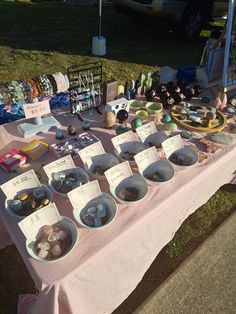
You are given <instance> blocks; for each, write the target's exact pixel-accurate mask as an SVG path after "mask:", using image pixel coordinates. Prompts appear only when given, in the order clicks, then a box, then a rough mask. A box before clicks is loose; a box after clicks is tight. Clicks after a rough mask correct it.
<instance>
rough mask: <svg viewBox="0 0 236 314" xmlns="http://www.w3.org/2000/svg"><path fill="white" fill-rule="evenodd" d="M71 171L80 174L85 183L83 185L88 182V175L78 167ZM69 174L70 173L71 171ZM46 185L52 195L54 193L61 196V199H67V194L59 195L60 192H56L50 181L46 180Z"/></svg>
mask: <svg viewBox="0 0 236 314" xmlns="http://www.w3.org/2000/svg"><path fill="white" fill-rule="evenodd" d="M73 170H74V171H75V172H77V173H78V174H81V175H82V176H83V177H84V181H85V182H84V184H85V183H88V182H89V175H88V173H87V172H86V171H85V170H84V169H82V168H80V167H76V168H74V169H73ZM71 172H72V171H71ZM48 185H49V187H50V189H51V191H52V192H53V193H56V194H58V195H61V196H63V197H67V193H60V192H58V191H57V190H56V189H55V187H54V185H53V181H52V180H48Z"/></svg>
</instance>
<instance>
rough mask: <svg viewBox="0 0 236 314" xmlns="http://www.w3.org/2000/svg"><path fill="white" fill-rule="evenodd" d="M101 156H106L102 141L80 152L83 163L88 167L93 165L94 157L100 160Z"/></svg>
mask: <svg viewBox="0 0 236 314" xmlns="http://www.w3.org/2000/svg"><path fill="white" fill-rule="evenodd" d="M101 154H105V150H104V148H103V146H102V143H101V142H100V141H99V142H97V143H94V144H92V145H89V146H88V147H86V148H84V149H81V150H80V151H79V155H80V158H81V159H82V161H83V163H84V164H87V165H90V164H91V162H92V158H93V157H95V156H98V158H99V155H101ZM93 160H94V158H93Z"/></svg>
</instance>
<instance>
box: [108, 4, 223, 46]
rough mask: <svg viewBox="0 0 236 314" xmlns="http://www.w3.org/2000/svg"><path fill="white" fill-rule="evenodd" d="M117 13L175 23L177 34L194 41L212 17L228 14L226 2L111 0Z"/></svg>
mask: <svg viewBox="0 0 236 314" xmlns="http://www.w3.org/2000/svg"><path fill="white" fill-rule="evenodd" d="M112 2H113V3H114V6H115V8H116V9H117V10H118V11H122V12H126V13H127V14H128V16H129V17H130V18H132V19H133V20H134V17H135V16H137V14H138V15H141V14H145V15H147V14H149V15H153V16H156V17H158V18H160V19H167V20H170V21H175V22H177V23H176V25H177V26H178V28H177V29H178V32H179V34H180V35H181V36H182V37H183V38H184V39H186V40H193V39H195V38H196V37H197V36H198V35H199V34H200V32H201V30H202V27H203V25H204V24H205V22H207V21H208V20H211V18H212V16H213V17H223V16H225V15H227V12H228V0H216V1H214V0H188V1H183V0H167V1H165V0H162V1H161V0H112Z"/></svg>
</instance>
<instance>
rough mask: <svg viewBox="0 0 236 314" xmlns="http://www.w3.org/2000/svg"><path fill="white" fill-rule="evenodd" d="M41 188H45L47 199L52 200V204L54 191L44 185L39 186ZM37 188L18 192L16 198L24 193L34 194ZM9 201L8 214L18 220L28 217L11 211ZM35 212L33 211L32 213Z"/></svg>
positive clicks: (6, 204)
mask: <svg viewBox="0 0 236 314" xmlns="http://www.w3.org/2000/svg"><path fill="white" fill-rule="evenodd" d="M39 187H40V188H43V189H44V190H45V192H46V197H47V198H49V199H50V203H51V202H52V199H53V194H52V191H51V190H50V189H49V188H48V187H47V186H46V185H44V184H42V185H40V186H39ZM35 189H36V188H31V189H27V190H22V191H19V192H17V194H16V196H17V195H19V194H22V193H30V192H32V191H33V190H35ZM8 201H10V200H9V199H6V200H5V209H6V211H7V213H8V214H10V215H11V216H13V217H15V218H18V219H23V218H25V217H27V216H20V215H17V213H16V212H15V211H14V210H12V209H11V207H10V206H9V204H8ZM32 212H33V211H32Z"/></svg>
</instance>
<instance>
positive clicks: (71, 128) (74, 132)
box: [68, 124, 76, 135]
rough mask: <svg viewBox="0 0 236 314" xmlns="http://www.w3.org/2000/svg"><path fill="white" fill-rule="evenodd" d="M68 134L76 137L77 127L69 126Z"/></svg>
mask: <svg viewBox="0 0 236 314" xmlns="http://www.w3.org/2000/svg"><path fill="white" fill-rule="evenodd" d="M68 133H69V135H75V134H76V127H75V126H74V125H72V124H70V125H69V126H68Z"/></svg>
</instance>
